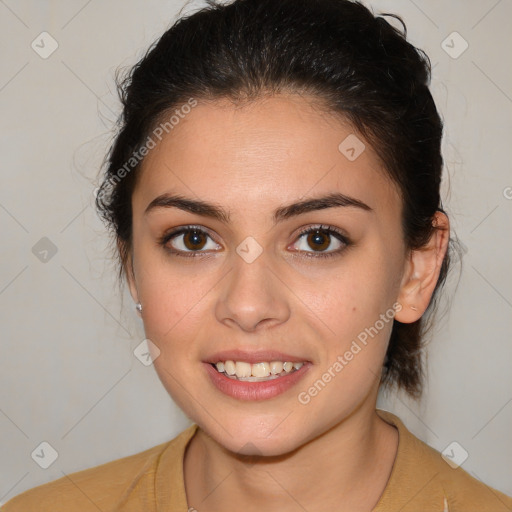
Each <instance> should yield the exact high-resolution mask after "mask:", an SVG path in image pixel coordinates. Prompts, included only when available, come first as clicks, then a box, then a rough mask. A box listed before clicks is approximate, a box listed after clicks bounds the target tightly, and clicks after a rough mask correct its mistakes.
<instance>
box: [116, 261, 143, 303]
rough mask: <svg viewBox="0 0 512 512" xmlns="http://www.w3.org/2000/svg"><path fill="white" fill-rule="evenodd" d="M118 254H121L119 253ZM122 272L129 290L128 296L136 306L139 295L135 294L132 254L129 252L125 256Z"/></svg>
mask: <svg viewBox="0 0 512 512" xmlns="http://www.w3.org/2000/svg"><path fill="white" fill-rule="evenodd" d="M120 254H123V253H122V252H121V251H120ZM123 272H124V275H125V276H126V281H127V282H128V288H129V290H130V295H131V296H132V299H133V301H134V302H135V303H136V304H137V303H139V294H138V292H137V286H136V284H135V271H134V269H133V257H132V252H131V251H129V252H128V254H127V255H126V259H125V261H124V262H123Z"/></svg>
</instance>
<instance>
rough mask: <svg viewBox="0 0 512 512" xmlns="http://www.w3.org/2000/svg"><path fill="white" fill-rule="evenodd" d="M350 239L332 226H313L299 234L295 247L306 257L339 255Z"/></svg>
mask: <svg viewBox="0 0 512 512" xmlns="http://www.w3.org/2000/svg"><path fill="white" fill-rule="evenodd" d="M349 245H351V241H350V240H349V239H348V238H347V237H346V236H345V235H343V234H342V233H341V232H339V231H338V230H337V229H336V228H334V227H332V226H323V225H321V226H314V227H309V228H307V229H304V230H302V231H301V233H300V234H299V243H296V247H295V249H296V250H297V251H299V252H302V253H305V255H306V256H307V257H327V256H336V255H339V254H340V253H341V252H342V251H343V250H344V249H345V248H346V247H348V246H349Z"/></svg>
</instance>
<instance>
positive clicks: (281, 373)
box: [211, 360, 304, 382]
mask: <svg viewBox="0 0 512 512" xmlns="http://www.w3.org/2000/svg"><path fill="white" fill-rule="evenodd" d="M211 365H212V366H213V367H214V368H215V369H216V370H217V371H218V372H219V373H221V374H223V375H225V376H226V377H228V378H230V379H233V380H240V381H245V382H265V381H268V380H273V379H279V378H281V377H285V376H286V375H290V374H291V373H293V372H296V371H297V370H299V369H300V368H302V366H303V365H304V363H292V362H290V361H269V362H266V361H262V362H259V363H253V364H251V363H247V362H245V361H231V360H228V361H219V362H218V363H216V364H213V363H211Z"/></svg>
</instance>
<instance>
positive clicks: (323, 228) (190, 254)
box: [158, 224, 352, 258]
mask: <svg viewBox="0 0 512 512" xmlns="http://www.w3.org/2000/svg"><path fill="white" fill-rule="evenodd" d="M191 231H197V232H199V233H201V234H203V235H206V236H208V237H210V238H212V237H211V236H210V235H209V234H208V232H207V231H205V230H204V229H202V228H201V227H200V226H195V225H189V226H183V227H180V228H176V229H173V230H171V231H170V232H167V233H164V235H163V236H162V237H160V238H159V240H158V243H159V244H160V245H161V246H162V247H164V249H166V250H167V251H169V252H170V253H171V254H173V255H175V256H180V257H184V258H195V257H198V256H202V255H203V254H204V252H203V251H181V250H179V249H170V248H168V247H167V246H166V245H167V243H168V242H169V241H170V240H172V239H173V238H175V237H177V236H179V235H182V234H186V233H189V232H191ZM315 231H320V232H322V233H323V234H329V235H334V236H335V238H337V239H338V240H339V241H340V242H342V243H343V244H344V247H341V248H340V249H336V250H335V251H328V252H318V251H297V252H300V253H302V254H305V257H307V258H332V257H334V256H339V255H340V254H341V253H342V252H343V251H344V250H345V249H346V248H347V247H348V246H350V245H352V241H351V240H350V239H349V238H347V236H345V235H344V234H343V233H342V232H341V231H340V230H339V229H337V228H335V227H334V226H329V225H324V224H318V225H315V226H308V227H306V228H303V229H302V230H301V231H300V232H299V234H298V236H297V238H298V239H299V238H301V237H302V236H304V235H306V234H309V233H312V232H315ZM212 240H213V238H212Z"/></svg>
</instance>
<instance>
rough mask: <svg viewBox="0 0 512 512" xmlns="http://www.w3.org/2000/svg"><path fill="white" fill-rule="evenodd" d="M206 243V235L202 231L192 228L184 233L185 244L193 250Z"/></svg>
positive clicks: (200, 247)
mask: <svg viewBox="0 0 512 512" xmlns="http://www.w3.org/2000/svg"><path fill="white" fill-rule="evenodd" d="M205 244H206V236H205V233H203V232H202V231H197V230H195V229H194V230H192V231H188V232H187V233H185V234H184V235H183V245H185V247H186V248H187V249H190V250H191V251H194V250H198V249H202V248H203V247H204V245H205Z"/></svg>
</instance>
